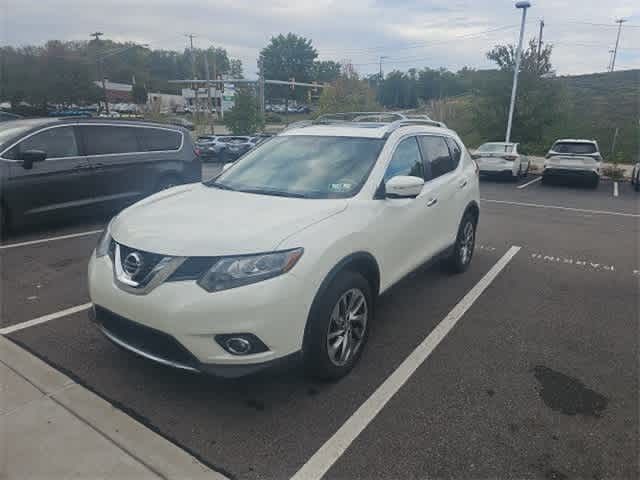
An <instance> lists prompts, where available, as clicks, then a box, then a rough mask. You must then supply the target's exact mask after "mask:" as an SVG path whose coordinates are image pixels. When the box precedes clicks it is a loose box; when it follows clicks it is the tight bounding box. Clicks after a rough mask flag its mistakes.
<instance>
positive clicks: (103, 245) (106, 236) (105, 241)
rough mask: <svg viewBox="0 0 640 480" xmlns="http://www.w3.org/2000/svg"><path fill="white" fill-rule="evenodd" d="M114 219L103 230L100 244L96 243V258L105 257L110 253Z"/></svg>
mask: <svg viewBox="0 0 640 480" xmlns="http://www.w3.org/2000/svg"><path fill="white" fill-rule="evenodd" d="M112 223H113V220H111V221H110V222H109V225H107V227H106V228H105V229H104V230H103V231H102V233H101V234H100V238H99V239H98V245H96V258H100V257H104V256H105V255H106V254H107V253H109V245H110V244H111V224H112Z"/></svg>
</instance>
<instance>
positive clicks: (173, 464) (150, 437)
mask: <svg viewBox="0 0 640 480" xmlns="http://www.w3.org/2000/svg"><path fill="white" fill-rule="evenodd" d="M0 361H2V363H4V364H6V365H7V366H8V367H9V368H11V369H12V370H14V371H15V372H17V373H18V374H19V375H21V376H23V377H24V378H25V379H27V380H28V381H29V382H30V383H31V384H32V385H33V386H35V387H36V388H37V389H38V390H40V391H41V392H42V393H44V394H45V395H46V396H48V397H49V398H51V399H52V400H53V401H54V402H56V403H58V404H59V405H61V406H62V407H63V408H65V409H66V410H67V411H69V412H70V413H71V414H72V415H74V416H75V417H76V418H78V419H79V420H81V421H82V422H84V423H85V424H87V425H89V426H90V427H91V428H92V429H93V430H94V431H95V432H96V433H97V434H99V435H101V436H103V437H105V438H106V439H108V440H109V441H110V442H112V443H113V444H115V445H116V446H117V447H118V448H120V449H121V450H122V451H124V452H125V453H126V454H127V455H129V456H131V457H132V458H134V459H135V460H136V461H138V462H139V463H141V464H143V465H144V466H145V467H147V468H148V469H149V470H151V471H152V472H153V473H155V474H156V475H158V476H159V477H161V478H167V479H171V478H176V479H187V478H188V479H205V478H206V479H213V480H227V477H225V476H223V475H222V474H220V473H218V472H215V471H213V470H211V469H210V468H208V467H207V466H205V465H204V464H202V463H201V462H199V461H198V460H197V459H195V458H194V457H193V456H191V455H189V454H188V453H187V452H185V451H184V450H183V449H181V448H179V447H178V446H176V445H174V444H173V443H171V442H169V441H168V440H166V439H165V438H163V437H162V436H160V435H159V434H157V433H155V432H153V431H152V430H150V429H149V428H147V427H145V426H144V425H142V424H141V423H139V422H138V421H136V420H135V419H133V418H131V417H130V416H128V415H126V414H125V413H123V412H122V411H121V410H119V409H117V408H116V407H114V406H113V405H112V404H110V403H109V402H107V401H106V400H104V399H102V398H100V397H99V396H97V395H96V394H94V393H92V392H91V391H89V390H87V389H86V388H84V387H83V386H82V385H80V384H78V383H76V382H74V381H73V380H71V379H70V378H69V377H67V376H66V375H63V374H62V373H60V372H59V371H57V370H55V369H54V368H52V367H50V366H49V365H47V364H46V363H44V362H43V361H42V360H40V359H39V358H37V357H35V356H33V355H31V354H30V353H28V352H27V351H26V350H24V349H23V348H21V347H19V346H18V345H16V344H15V343H13V342H11V341H10V340H7V339H6V338H4V337H0Z"/></svg>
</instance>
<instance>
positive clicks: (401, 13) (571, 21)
mask: <svg viewBox="0 0 640 480" xmlns="http://www.w3.org/2000/svg"><path fill="white" fill-rule="evenodd" d="M5 2H7V4H6V6H5V12H3V13H4V14H5V17H6V18H5V22H4V23H3V24H0V28H3V32H1V33H0V40H2V41H3V42H4V43H8V44H12V45H25V44H42V43H44V42H45V41H47V40H49V39H53V38H56V39H63V40H80V39H88V35H89V33H91V32H92V31H95V30H100V31H102V32H104V33H105V37H106V38H112V39H115V40H130V41H136V42H140V43H150V44H151V46H152V47H153V48H168V49H177V50H181V49H183V48H185V46H186V38H185V37H184V34H185V33H195V34H196V35H197V37H196V39H195V43H196V45H197V46H200V47H206V46H209V45H212V44H214V45H216V46H222V47H224V48H226V49H227V50H228V51H229V54H230V55H231V56H235V57H238V58H240V59H241V60H242V61H243V64H244V66H245V71H246V72H247V74H248V75H253V74H255V70H256V58H257V55H258V52H259V50H260V49H261V48H262V47H264V46H265V45H266V44H267V42H268V41H269V38H270V37H271V36H273V35H277V34H279V33H287V32H290V31H291V32H295V33H298V34H300V35H303V36H306V37H308V38H311V39H312V40H313V43H314V46H315V47H316V48H317V50H318V52H319V53H320V56H321V58H324V59H336V60H350V61H351V62H352V63H353V64H354V65H355V66H356V68H357V69H358V70H359V71H361V72H362V73H365V74H367V73H373V72H376V71H377V69H378V68H379V57H380V56H385V57H388V58H385V59H384V65H383V66H384V69H385V70H386V71H389V70H390V69H394V68H397V69H407V68H410V67H417V68H422V67H425V66H428V67H432V68H438V67H441V66H444V67H447V68H450V69H454V70H455V69H458V68H461V67H462V66H465V65H468V66H471V67H476V68H487V67H489V66H490V63H489V62H488V61H487V59H486V57H485V52H486V51H487V50H489V49H490V48H491V47H492V46H493V45H495V44H497V43H515V42H517V35H518V28H519V22H520V12H519V11H518V10H516V9H515V8H514V7H513V2H512V1H510V0H483V1H482V2H478V1H473V0H429V1H426V0H349V1H346V0H341V1H337V0H297V1H295V2H292V1H291V0H262V1H260V0H217V1H216V2H206V1H202V0H182V1H180V2H176V1H175V0H102V1H101V2H97V1H93V2H91V1H87V0H55V1H48V2H43V1H42V0H5ZM533 3H534V5H533V7H532V8H531V9H530V10H529V21H528V23H527V32H526V36H527V38H530V37H533V36H537V30H538V20H539V19H540V18H544V19H545V24H546V27H545V31H544V38H545V41H547V42H549V43H553V44H554V45H555V48H554V56H553V61H554V64H555V66H556V69H557V71H558V73H560V74H574V73H586V72H593V71H604V70H605V69H606V66H607V64H608V61H609V55H610V54H609V49H610V48H612V47H613V45H614V43H615V37H616V33H617V30H616V26H615V24H614V23H613V21H614V20H615V19H616V18H618V17H626V18H629V23H628V24H625V26H624V30H623V36H622V41H621V50H620V53H619V59H618V64H619V65H620V66H621V67H628V68H631V67H635V68H640V49H638V46H639V45H640V28H639V27H640V7H639V6H638V4H637V0H611V1H609V2H602V1H597V0H583V1H582V2H581V3H580V4H579V8H577V7H576V5H577V4H576V2H575V0H571V1H568V0H533ZM579 22H583V23H579ZM632 22H635V25H633V24H632ZM593 24H596V25H593Z"/></svg>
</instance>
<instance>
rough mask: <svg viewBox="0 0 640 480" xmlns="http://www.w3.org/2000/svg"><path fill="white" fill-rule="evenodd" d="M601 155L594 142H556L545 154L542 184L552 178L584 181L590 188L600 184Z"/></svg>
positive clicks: (567, 139) (573, 140)
mask: <svg viewBox="0 0 640 480" xmlns="http://www.w3.org/2000/svg"><path fill="white" fill-rule="evenodd" d="M601 167H602V154H601V153H600V148H599V147H598V142H596V141H595V140H582V139H574V138H565V139H560V140H556V141H555V143H554V144H553V146H552V147H551V149H550V150H549V152H548V153H547V156H546V160H545V162H544V169H543V171H542V182H543V183H548V182H549V180H551V179H554V178H567V179H568V178H582V179H586V180H587V181H588V182H589V184H590V186H591V187H592V188H597V187H598V184H599V183H600V174H601V170H600V169H601Z"/></svg>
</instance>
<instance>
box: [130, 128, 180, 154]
mask: <svg viewBox="0 0 640 480" xmlns="http://www.w3.org/2000/svg"><path fill="white" fill-rule="evenodd" d="M136 130H137V133H138V137H139V138H140V144H141V146H142V148H143V149H144V151H145V152H159V151H162V150H178V149H179V148H180V143H181V142H182V135H181V134H180V133H178V132H175V131H172V130H164V129H160V128H138V129H136Z"/></svg>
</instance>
